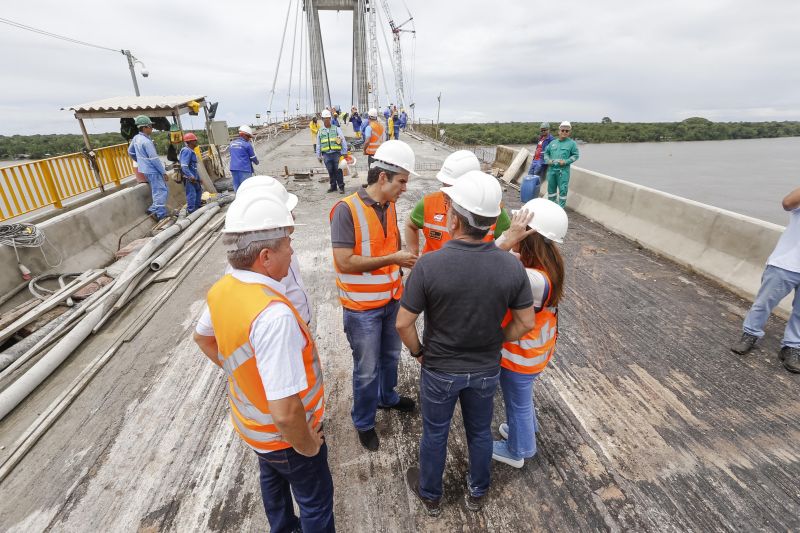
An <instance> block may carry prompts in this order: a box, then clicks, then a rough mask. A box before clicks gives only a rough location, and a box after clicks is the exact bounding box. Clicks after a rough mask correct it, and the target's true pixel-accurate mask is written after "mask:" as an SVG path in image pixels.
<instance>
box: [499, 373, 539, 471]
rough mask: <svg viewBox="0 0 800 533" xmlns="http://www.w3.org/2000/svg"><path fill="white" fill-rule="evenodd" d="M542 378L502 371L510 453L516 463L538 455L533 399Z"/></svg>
mask: <svg viewBox="0 0 800 533" xmlns="http://www.w3.org/2000/svg"><path fill="white" fill-rule="evenodd" d="M538 377H539V374H521V373H519V372H514V371H513V370H508V369H506V368H501V369H500V388H501V389H502V390H503V401H504V402H505V404H506V423H507V424H508V441H507V444H508V452H509V453H510V454H511V455H513V456H514V458H515V459H525V458H528V457H533V456H534V455H536V430H537V429H538V426H539V424H538V423H537V421H536V404H535V402H534V398H533V382H534V381H536V378H538Z"/></svg>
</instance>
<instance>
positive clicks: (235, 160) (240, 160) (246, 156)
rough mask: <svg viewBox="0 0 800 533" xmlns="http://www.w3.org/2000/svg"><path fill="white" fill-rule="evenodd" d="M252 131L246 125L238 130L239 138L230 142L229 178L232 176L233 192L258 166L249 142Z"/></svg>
mask: <svg viewBox="0 0 800 533" xmlns="http://www.w3.org/2000/svg"><path fill="white" fill-rule="evenodd" d="M252 138H253V130H252V129H251V128H250V126H248V125H246V124H245V125H243V126H241V127H240V128H239V136H238V137H237V138H235V139H234V140H232V141H231V145H230V147H229V150H230V152H231V176H233V190H234V192H236V191H238V190H239V186H240V185H241V184H242V182H243V181H244V180H246V179H247V178H249V177H250V176H252V175H253V167H254V165H257V164H258V158H257V157H256V152H255V150H253V144H252V143H251V142H250V141H251V140H252Z"/></svg>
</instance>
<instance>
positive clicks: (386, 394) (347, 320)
mask: <svg viewBox="0 0 800 533" xmlns="http://www.w3.org/2000/svg"><path fill="white" fill-rule="evenodd" d="M399 307H400V304H399V303H398V301H397V300H392V301H391V302H389V303H388V304H386V305H385V306H383V307H379V308H378V309H372V310H369V311H351V310H350V309H347V308H345V309H344V313H343V315H344V332H345V334H346V335H347V342H349V343H350V349H351V350H353V410H352V411H351V412H350V416H351V417H352V418H353V425H354V426H355V427H356V429H357V430H358V431H367V430H368V429H372V428H374V427H375V412H376V411H377V409H378V406H379V405H380V406H382V407H389V406H392V405H395V404H396V403H397V402H399V401H400V395H398V394H397V391H396V390H395V387H397V363H398V362H399V361H400V347H401V343H400V335H398V333H397V329H396V328H395V322H396V321H397V310H398V309H399Z"/></svg>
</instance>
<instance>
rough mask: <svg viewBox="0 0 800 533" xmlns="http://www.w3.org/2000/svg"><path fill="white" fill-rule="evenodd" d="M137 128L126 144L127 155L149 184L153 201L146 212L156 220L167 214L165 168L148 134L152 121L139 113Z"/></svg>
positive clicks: (151, 132) (150, 133)
mask: <svg viewBox="0 0 800 533" xmlns="http://www.w3.org/2000/svg"><path fill="white" fill-rule="evenodd" d="M134 123H135V124H136V127H137V128H139V133H137V134H136V135H135V136H134V137H133V139H131V144H130V146H128V155H129V156H130V157H131V159H133V161H134V162H135V163H136V165H137V168H138V170H139V172H141V173H142V174H144V175H145V177H146V178H147V183H149V184H150V195H151V196H152V198H153V202H152V204H151V205H150V207H148V208H147V212H148V213H149V214H150V216H151V217H153V218H154V219H155V220H156V221H158V220H161V219H162V218H164V217H166V216H167V196H168V191H167V184H166V183H165V179H166V175H167V170H166V169H165V168H164V163H162V162H161V159H159V157H158V152H157V151H156V145H155V143H154V142H153V139H151V138H150V136H151V135H152V134H153V121H152V120H150V117H148V116H145V115H139V116H138V117H136V118H135V119H134Z"/></svg>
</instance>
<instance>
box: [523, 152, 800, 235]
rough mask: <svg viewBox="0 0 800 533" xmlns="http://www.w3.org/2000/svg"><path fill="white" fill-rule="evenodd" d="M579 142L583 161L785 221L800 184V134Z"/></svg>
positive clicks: (689, 195)
mask: <svg viewBox="0 0 800 533" xmlns="http://www.w3.org/2000/svg"><path fill="white" fill-rule="evenodd" d="M527 148H528V149H530V148H531V147H530V146H527ZM578 148H579V150H580V160H579V161H578V162H577V163H576V165H577V166H579V167H582V168H585V169H587V170H594V171H596V172H600V173H602V174H606V175H608V176H613V177H615V178H619V179H623V180H627V181H632V182H634V183H638V184H640V185H645V186H647V187H652V188H654V189H658V190H660V191H664V192H668V193H671V194H674V195H676V196H682V197H684V198H689V199H691V200H696V201H698V202H702V203H704V204H710V205H713V206H716V207H721V208H723V209H728V210H730V211H734V212H737V213H742V214H744V215H749V216H752V217H755V218H760V219H762V220H767V221H769V222H774V223H776V224H781V225H785V224H786V223H787V221H788V214H787V213H786V212H785V211H784V210H783V209H782V207H781V200H782V199H783V197H784V196H786V194H788V193H789V192H790V191H791V190H792V189H795V188H797V187H800V137H784V138H780V139H746V140H735V141H696V142H694V141H693V142H664V143H620V144H611V143H610V144H582V145H580V146H579V147H578Z"/></svg>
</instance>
